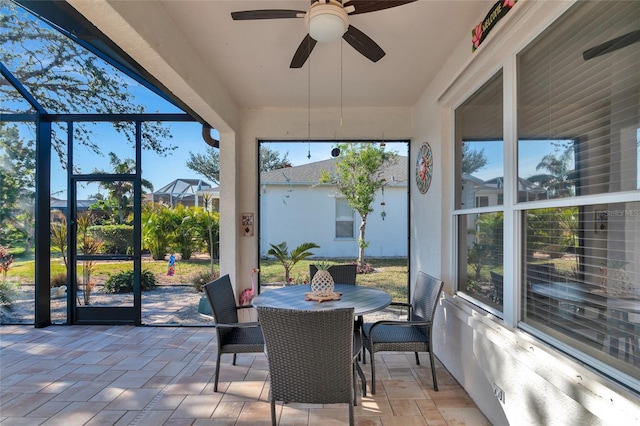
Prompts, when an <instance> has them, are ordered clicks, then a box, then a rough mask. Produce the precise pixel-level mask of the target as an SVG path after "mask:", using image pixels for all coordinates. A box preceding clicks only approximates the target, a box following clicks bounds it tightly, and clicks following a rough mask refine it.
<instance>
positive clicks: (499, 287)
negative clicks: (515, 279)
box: [489, 271, 504, 303]
mask: <svg viewBox="0 0 640 426" xmlns="http://www.w3.org/2000/svg"><path fill="white" fill-rule="evenodd" d="M489 274H490V275H491V284H492V285H493V289H494V291H495V297H496V299H497V300H496V302H498V303H502V295H503V288H504V277H503V276H502V275H500V274H498V273H497V272H493V271H489Z"/></svg>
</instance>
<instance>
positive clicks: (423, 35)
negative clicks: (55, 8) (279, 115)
mask: <svg viewBox="0 0 640 426" xmlns="http://www.w3.org/2000/svg"><path fill="white" fill-rule="evenodd" d="M68 3H69V4H71V5H72V6H73V7H74V8H76V9H77V10H78V11H79V12H80V13H81V14H82V15H84V16H85V17H86V18H87V19H88V20H89V21H91V23H93V24H94V25H95V26H96V27H97V28H99V29H100V31H102V32H103V33H104V34H105V35H106V36H107V37H108V38H110V39H111V40H113V41H114V42H115V43H116V44H117V45H118V46H119V47H121V48H122V49H123V50H124V51H125V52H126V53H127V54H128V55H129V56H131V58H133V59H134V60H135V61H137V62H138V63H139V64H140V66H141V67H142V68H144V69H145V70H146V71H148V72H149V73H150V74H152V75H153V76H154V77H155V78H157V79H158V80H159V81H160V82H161V83H162V84H163V85H164V86H165V87H166V88H167V89H168V90H169V91H171V92H172V94H173V96H175V97H178V98H180V99H181V100H182V101H183V102H184V103H186V104H187V105H188V106H189V107H190V108H191V109H192V110H193V111H195V112H196V113H197V114H198V115H200V116H202V117H203V118H205V119H206V120H207V121H210V123H209V124H211V125H213V126H214V127H218V128H220V126H226V125H229V126H231V127H233V125H234V124H235V123H234V121H237V118H234V116H237V114H238V111H241V110H243V109H249V108H304V109H306V108H308V107H309V106H311V107H312V108H325V107H338V106H342V107H345V108H349V107H374V108H375V107H412V106H413V105H415V103H416V102H417V100H418V98H419V96H420V94H421V93H422V92H423V91H424V89H425V87H426V86H427V84H428V83H429V81H430V80H431V79H432V78H433V77H434V75H435V74H436V73H437V72H438V70H439V69H440V68H441V66H442V64H443V62H444V61H446V59H447V57H448V56H449V54H450V53H451V51H452V50H454V49H456V48H458V47H459V46H460V43H462V42H463V41H465V40H468V48H469V55H470V56H471V30H472V28H473V27H474V26H475V24H476V23H478V22H480V20H481V19H482V18H484V15H485V14H486V13H487V12H488V10H489V9H490V7H491V4H492V3H493V1H484V0H459V1H444V0H418V1H415V2H413V3H409V4H405V5H402V6H399V7H394V8H390V9H385V10H381V11H376V12H370V13H361V14H355V15H350V16H349V22H350V24H351V25H353V26H355V27H356V28H358V29H359V30H361V31H362V32H364V33H366V34H367V35H368V36H369V37H371V39H373V40H374V41H375V42H376V43H377V44H378V45H379V46H380V47H381V48H382V49H383V50H384V51H385V52H386V55H385V56H384V57H383V58H382V59H380V60H379V61H378V62H376V63H374V62H371V61H370V60H368V59H367V58H365V57H364V56H363V55H361V54H360V53H358V52H357V51H356V50H355V49H354V48H353V47H351V46H350V45H349V44H347V43H346V42H344V41H342V42H329V43H318V44H317V45H316V47H315V49H314V50H313V52H312V53H311V56H310V61H307V62H306V63H305V64H304V66H303V67H302V68H299V69H292V68H289V65H290V63H291V59H292V57H293V55H294V52H295V51H296V49H297V48H298V46H299V45H300V43H301V41H302V40H303V38H304V37H305V35H306V34H307V29H306V27H305V23H304V20H303V19H301V18H292V19H270V20H250V21H234V20H233V19H232V18H231V12H235V11H243V10H254V9H293V10H302V11H304V10H307V9H308V7H309V3H310V2H309V0H285V1H273V0H268V1H267V0H257V1H249V0H235V1H223V0H210V1H196V0H193V1H190V0H186V1H172V0H157V1H109V0H106V1H105V0H99V1H92V2H87V1H83V0H68ZM356 4H357V2H356ZM452 78H453V76H452ZM208 108H211V109H212V110H213V111H215V114H213V115H212V114H208V113H207V112H206V110H207V109H208ZM211 121H212V122H211Z"/></svg>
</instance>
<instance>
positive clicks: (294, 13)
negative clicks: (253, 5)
mask: <svg viewBox="0 0 640 426" xmlns="http://www.w3.org/2000/svg"><path fill="white" fill-rule="evenodd" d="M305 13H307V12H305V11H304V10H290V9H263V10H243V11H241V12H231V18H232V19H233V20H234V21H248V20H253V19H284V18H301V17H303V16H304V14H305Z"/></svg>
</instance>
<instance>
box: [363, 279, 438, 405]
mask: <svg viewBox="0 0 640 426" xmlns="http://www.w3.org/2000/svg"><path fill="white" fill-rule="evenodd" d="M441 291H442V281H441V280H439V279H437V278H434V277H432V276H430V275H427V274H425V273H424V272H421V271H420V272H418V278H417V281H416V285H415V288H414V290H413V297H412V301H411V303H410V304H409V303H400V302H393V303H392V305H396V306H406V307H408V308H409V315H408V317H409V318H408V320H407V321H377V322H374V323H365V324H364V325H363V327H362V344H363V351H362V362H363V364H364V363H366V351H365V350H364V349H366V350H368V351H369V353H370V354H371V393H372V394H375V393H376V370H375V353H376V352H381V351H393V352H415V355H416V364H418V365H420V359H419V358H418V352H429V359H430V361H431V374H432V375H433V389H434V390H436V391H437V390H438V382H437V380H436V367H435V362H434V356H433V347H432V342H433V338H432V336H433V317H434V315H435V311H436V306H437V304H438V299H439V298H440V293H441Z"/></svg>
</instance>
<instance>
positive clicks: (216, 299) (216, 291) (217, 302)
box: [204, 275, 264, 392]
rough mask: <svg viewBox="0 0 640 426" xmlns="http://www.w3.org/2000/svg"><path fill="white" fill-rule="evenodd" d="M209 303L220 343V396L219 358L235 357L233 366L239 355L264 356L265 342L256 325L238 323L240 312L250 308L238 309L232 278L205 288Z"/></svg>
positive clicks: (217, 374)
mask: <svg viewBox="0 0 640 426" xmlns="http://www.w3.org/2000/svg"><path fill="white" fill-rule="evenodd" d="M204 290H205V293H206V294H207V299H209V304H210V305H211V310H212V311H213V320H214V322H215V327H216V337H217V339H218V355H217V358H216V378H215V382H214V385H213V390H214V392H218V378H219V377H220V358H221V356H222V354H233V365H235V364H236V354H239V353H254V352H264V338H263V336H262V330H261V329H260V325H259V323H257V322H242V323H241V322H238V309H245V308H249V307H250V306H237V305H236V299H235V297H234V295H233V288H232V287H231V280H230V279H229V275H224V276H222V277H220V278H218V279H217V280H215V281H212V282H210V283H208V284H205V286H204Z"/></svg>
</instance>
